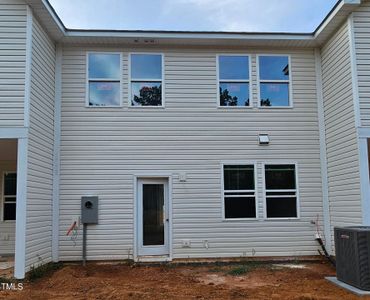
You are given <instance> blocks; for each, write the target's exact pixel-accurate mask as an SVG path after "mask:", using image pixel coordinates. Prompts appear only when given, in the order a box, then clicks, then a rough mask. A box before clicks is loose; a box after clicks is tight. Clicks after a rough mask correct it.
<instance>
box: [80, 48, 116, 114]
mask: <svg viewBox="0 0 370 300" xmlns="http://www.w3.org/2000/svg"><path fill="white" fill-rule="evenodd" d="M87 84H88V96H87V97H88V106H106V107H109V106H120V105H121V55H120V54H115V53H89V54H88V82H87Z"/></svg>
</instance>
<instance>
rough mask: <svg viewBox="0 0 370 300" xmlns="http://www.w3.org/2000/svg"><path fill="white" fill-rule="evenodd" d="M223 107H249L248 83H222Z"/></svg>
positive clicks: (221, 99)
mask: <svg viewBox="0 0 370 300" xmlns="http://www.w3.org/2000/svg"><path fill="white" fill-rule="evenodd" d="M220 105H221V106H249V84H248V83H220Z"/></svg>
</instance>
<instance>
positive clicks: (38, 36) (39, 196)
mask: <svg viewBox="0 0 370 300" xmlns="http://www.w3.org/2000/svg"><path fill="white" fill-rule="evenodd" d="M0 16H1V19H0V139H1V140H0V149H1V151H0V176H1V184H0V187H1V190H2V194H1V199H0V204H1V205H0V213H1V214H0V255H6V254H8V255H9V254H10V255H14V256H15V276H16V277H18V278H22V277H24V274H25V272H26V271H27V270H28V269H29V268H30V267H31V266H32V265H38V264H42V263H47V262H50V261H60V260H61V261H73V260H81V257H82V227H81V225H80V224H79V223H80V222H79V218H80V215H81V197H84V196H97V197H98V201H99V204H98V219H99V220H98V224H93V225H88V227H87V259H89V260H122V259H133V260H135V261H153V260H154V261H171V260H181V259H187V260H188V259H206V258H232V257H234V258H235V257H292V256H294V257H307V256H313V255H317V254H318V252H317V250H318V244H317V242H316V241H315V234H316V233H319V234H322V236H323V238H324V240H325V244H326V247H327V248H328V250H329V252H330V253H331V254H334V247H333V227H334V226H344V225H360V224H366V225H368V224H369V223H370V216H369V203H370V199H368V198H369V197H370V196H369V195H370V193H369V192H368V191H369V163H368V161H369V159H368V142H367V141H368V138H369V137H370V130H369V129H368V128H369V125H370V123H369V119H370V117H369V116H368V111H367V110H368V109H369V104H367V99H366V97H367V95H368V94H369V90H370V88H369V84H367V79H368V77H369V76H370V69H369V70H368V68H370V63H367V60H368V59H369V57H370V39H369V36H370V27H369V26H370V22H368V21H367V20H368V19H369V17H370V2H369V1H367V0H363V1H360V0H356V1H349V0H341V1H339V2H338V3H337V5H336V6H335V8H334V9H333V10H332V12H331V13H330V14H329V15H328V17H327V18H326V19H325V20H324V21H323V22H322V24H321V25H320V26H319V27H318V28H317V30H316V31H315V32H313V33H310V34H299V33H297V34H287V33H225V32H171V31H161V32H159V31H114V30H112V31H105V30H71V29H67V28H65V27H64V25H63V24H62V22H61V21H60V19H59V18H58V16H57V14H56V13H55V12H54V10H53V9H52V7H51V6H50V4H49V3H48V2H47V1H46V0H1V1H0ZM368 123H369V124H368ZM16 153H17V155H16ZM75 222H76V225H78V226H77V227H73V224H74V223H75ZM67 233H68V234H67Z"/></svg>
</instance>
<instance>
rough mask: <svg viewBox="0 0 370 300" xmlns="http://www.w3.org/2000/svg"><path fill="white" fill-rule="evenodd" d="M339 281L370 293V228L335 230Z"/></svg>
mask: <svg viewBox="0 0 370 300" xmlns="http://www.w3.org/2000/svg"><path fill="white" fill-rule="evenodd" d="M334 239H335V254H336V265H337V279H338V280H340V281H342V282H345V283H347V284H349V285H352V286H355V287H357V288H359V289H361V290H365V291H370V227H367V226H353V227H343V228H334Z"/></svg>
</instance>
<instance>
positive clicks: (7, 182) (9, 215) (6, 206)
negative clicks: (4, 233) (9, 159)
mask: <svg viewBox="0 0 370 300" xmlns="http://www.w3.org/2000/svg"><path fill="white" fill-rule="evenodd" d="M16 201H17V174H16V173H4V181H3V220H4V221H14V220H15V217H16V205H17V204H16Z"/></svg>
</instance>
